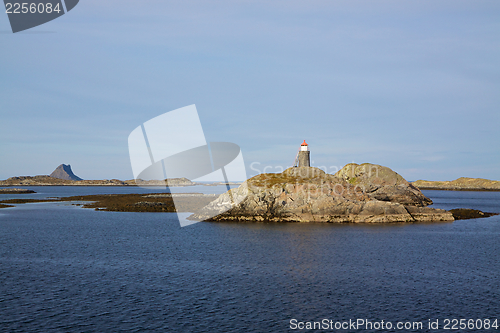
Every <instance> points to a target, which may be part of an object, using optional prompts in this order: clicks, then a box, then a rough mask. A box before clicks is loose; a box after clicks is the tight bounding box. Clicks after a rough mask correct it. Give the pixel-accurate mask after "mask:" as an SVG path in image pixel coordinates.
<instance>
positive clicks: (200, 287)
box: [0, 187, 500, 332]
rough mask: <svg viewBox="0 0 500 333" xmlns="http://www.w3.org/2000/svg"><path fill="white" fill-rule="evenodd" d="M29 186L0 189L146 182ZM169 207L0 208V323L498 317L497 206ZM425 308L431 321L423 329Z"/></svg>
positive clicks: (254, 323) (129, 328)
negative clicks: (285, 211)
mask: <svg viewBox="0 0 500 333" xmlns="http://www.w3.org/2000/svg"><path fill="white" fill-rule="evenodd" d="M35 190H36V191H38V192H39V193H37V194H34V195H16V196H10V197H44V196H61V195H76V194H94V193H126V192H131V191H139V192H141V191H144V192H154V191H151V190H143V189H130V188H109V187H99V188H95V187H85V188H78V187H43V188H36V189H35ZM210 190H213V189H210ZM177 191H185V192H203V191H204V189H203V187H196V188H193V187H188V188H180V189H178V190H177ZM220 191H221V192H223V191H224V188H223V187H220ZM424 193H425V194H426V195H427V196H429V197H430V198H432V199H433V200H434V202H435V205H434V206H435V207H438V208H445V209H450V208H457V207H467V208H477V209H481V210H483V211H489V212H500V193H499V192H450V191H424ZM2 198H7V196H2ZM175 216H176V215H175V214H168V213H118V212H102V211H93V210H88V209H82V208H79V207H75V206H71V205H69V204H61V203H59V204H55V203H40V204H29V205H20V206H18V207H16V208H9V209H2V210H0V332H122V331H123V332H295V331H300V330H294V329H292V328H293V327H292V328H291V325H290V320H291V319H296V320H297V322H307V321H311V322H313V321H321V320H323V319H328V320H332V321H333V322H345V321H349V319H351V320H356V319H368V320H370V321H372V322H380V321H382V320H384V322H387V321H390V322H391V323H392V324H393V325H396V323H397V322H407V321H408V322H422V323H423V329H408V330H397V329H392V330H388V329H383V330H382V329H381V330H375V329H365V327H362V328H361V329H359V330H353V329H348V330H340V331H342V332H351V331H359V332H395V331H398V332H403V331H405V332H416V331H419V332H427V331H429V332H438V331H446V332H449V331H450V330H442V328H443V324H444V320H445V319H446V318H449V319H454V318H456V319H462V318H463V319H490V320H494V319H496V318H498V319H500V217H499V216H495V217H490V218H486V219H477V220H466V221H456V222H453V223H433V224H381V225H351V224H342V225H338V224H299V223H286V224H268V223H198V224H195V225H192V226H188V227H185V228H180V227H179V222H178V221H177V220H176V218H175ZM429 319H431V320H432V321H435V320H436V319H438V320H440V322H439V325H440V329H439V330H429V329H427V325H428V320H429ZM450 326H451V325H450ZM499 330H500V328H499ZM302 331H305V332H313V331H322V332H332V331H335V329H332V330H331V329H326V330H302ZM451 331H454V332H458V331H460V332H465V331H471V332H472V331H485V330H469V329H466V330H451ZM489 331H493V330H491V329H490V330H489Z"/></svg>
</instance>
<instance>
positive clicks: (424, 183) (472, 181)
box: [412, 177, 500, 191]
mask: <svg viewBox="0 0 500 333" xmlns="http://www.w3.org/2000/svg"><path fill="white" fill-rule="evenodd" d="M412 184H413V185H414V186H416V187H418V188H419V189H421V190H453V191H500V181H497V180H489V179H483V178H467V177H461V178H458V179H455V180H452V181H429V180H417V181H416V182H413V183H412Z"/></svg>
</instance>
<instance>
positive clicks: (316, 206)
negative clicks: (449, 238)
mask: <svg viewBox="0 0 500 333" xmlns="http://www.w3.org/2000/svg"><path fill="white" fill-rule="evenodd" d="M233 202H239V204H233ZM431 203H432V200H430V199H429V198H427V197H425V196H424V195H423V194H422V193H421V192H420V190H418V189H417V188H416V187H414V186H413V185H411V184H410V183H408V182H407V181H406V180H405V179H404V178H403V177H401V176H400V175H399V174H397V173H396V172H394V171H392V170H391V169H389V168H386V167H383V166H380V165H375V164H368V163H366V164H362V165H358V164H348V165H346V166H345V167H344V168H342V170H340V171H339V172H337V173H336V174H335V175H331V174H327V173H325V172H324V171H322V170H320V169H318V168H314V167H298V168H289V169H287V170H285V171H283V172H282V173H278V174H260V175H257V176H255V177H253V178H250V179H248V180H247V181H245V182H244V183H243V184H242V185H241V186H240V187H238V188H236V189H232V190H230V191H228V192H226V193H225V194H223V195H221V196H220V197H219V198H218V199H217V200H215V201H213V202H211V203H210V204H208V205H207V206H206V207H204V208H203V209H202V210H201V211H199V212H198V213H197V214H193V215H192V216H191V217H190V219H193V220H208V221H271V222H286V221H290V222H417V221H419V222H420V221H453V220H454V218H453V216H452V214H451V213H449V212H447V211H444V210H440V209H432V208H428V207H426V206H427V205H429V204H431Z"/></svg>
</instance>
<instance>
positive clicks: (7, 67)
mask: <svg viewBox="0 0 500 333" xmlns="http://www.w3.org/2000/svg"><path fill="white" fill-rule="evenodd" d="M499 17H500V2H498V1H459V0H453V1H402V0H400V1H352V0H349V1H315V0H313V1H309V0H308V1H305V0H303V1H295V0H286V1H259V0H256V1H234V0H232V1H226V0H220V1H217V0H216V1H191V0H187V1H156V0H146V1H141V2H137V1H128V0H120V1H117V0H107V1H97V0H82V1H80V3H79V4H78V6H77V7H75V8H74V9H73V10H72V11H71V12H69V13H68V14H67V15H64V16H62V17H60V18H58V19H56V20H54V21H52V22H49V23H47V24H44V25H42V26H39V27H36V28H33V29H30V30H28V31H26V32H21V33H17V34H12V32H11V31H10V26H9V23H8V19H7V15H6V14H2V15H0V39H1V47H0V114H1V122H0V128H1V130H0V179H6V178H8V177H11V176H18V175H36V174H49V173H51V172H52V171H53V169H55V168H56V167H57V166H58V165H59V164H61V163H65V164H71V165H72V167H73V171H74V172H75V173H76V174H77V175H78V176H80V177H82V178H85V179H103V178H108V179H109V178H119V179H131V178H133V175H132V170H131V166H130V160H129V156H128V148H127V137H128V135H129V134H130V132H131V131H132V130H133V129H134V128H136V127H137V126H138V125H140V124H141V123H143V122H145V121H147V120H149V119H151V118H153V117H155V116H158V115H160V114H162V113H164V112H167V111H170V110H174V109H177V108H180V107H183V106H187V105H191V104H196V106H197V108H198V112H199V115H200V118H201V121H202V124H203V126H204V132H205V135H206V137H207V140H208V141H229V142H234V143H237V144H239V145H240V147H241V148H242V151H243V156H244V159H245V162H246V164H247V166H248V169H247V173H248V176H252V175H255V174H256V173H257V172H258V171H263V169H264V167H265V166H268V169H267V171H271V172H272V171H279V169H280V168H282V167H287V166H290V165H291V164H292V162H293V159H294V157H295V154H296V152H297V148H298V146H299V145H300V143H301V142H302V140H304V139H305V140H306V141H307V142H308V143H309V145H310V149H311V157H312V161H313V165H315V166H323V167H327V168H328V169H329V170H330V171H335V169H336V168H340V167H342V166H343V165H345V164H347V163H350V162H356V163H364V162H371V163H376V164H381V165H384V166H388V167H390V168H392V169H393V170H395V171H397V172H398V173H400V174H401V175H403V177H405V178H406V179H408V180H416V179H429V180H452V179H456V178H458V177H461V176H468V177H482V178H489V179H495V180H500V168H499V166H500V144H499V143H500V134H499V124H500V109H499V107H500V20H498V18H499ZM252 163H253V164H252ZM250 165H252V167H250Z"/></svg>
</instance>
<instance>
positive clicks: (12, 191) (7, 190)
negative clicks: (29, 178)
mask: <svg viewBox="0 0 500 333" xmlns="http://www.w3.org/2000/svg"><path fill="white" fill-rule="evenodd" d="M27 193H36V192H35V191H33V190H27V189H25V188H10V187H9V188H0V194H27Z"/></svg>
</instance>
